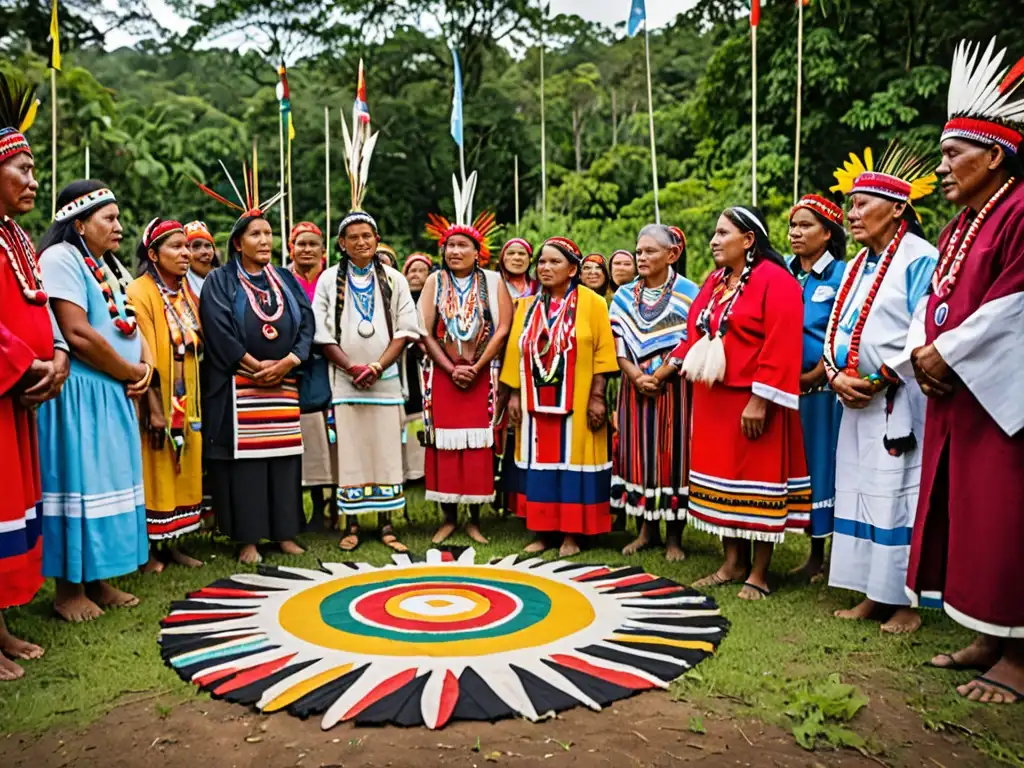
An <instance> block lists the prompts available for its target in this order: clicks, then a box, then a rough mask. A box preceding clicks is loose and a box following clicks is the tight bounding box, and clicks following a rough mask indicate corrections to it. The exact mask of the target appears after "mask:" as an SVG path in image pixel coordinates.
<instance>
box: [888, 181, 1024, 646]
mask: <svg viewBox="0 0 1024 768" xmlns="http://www.w3.org/2000/svg"><path fill="white" fill-rule="evenodd" d="M953 228H954V227H953V225H951V226H950V227H947V229H946V231H945V232H943V234H942V237H941V238H940V239H939V252H940V253H943V254H945V251H946V246H947V244H948V242H949V240H950V237H951V230H952V229H953ZM943 315H944V317H943ZM938 320H942V321H943V322H942V323H941V325H939V324H938V322H937V321H938ZM1022 331H1024V183H1022V182H1018V183H1017V185H1016V188H1014V189H1012V190H1010V191H1009V193H1008V194H1007V195H1006V196H1005V197H1004V198H1003V199H1001V200H1000V201H999V202H998V204H997V205H996V206H995V207H994V208H993V209H992V211H991V213H990V214H989V215H988V217H987V218H986V219H985V221H984V223H983V224H982V225H981V227H980V228H979V229H978V232H977V237H976V238H975V240H974V242H973V245H972V246H971V248H970V249H969V251H968V253H967V258H966V259H965V260H964V261H963V263H962V266H961V269H960V271H959V273H958V277H957V280H956V283H955V288H954V290H953V292H952V293H951V294H950V295H949V296H946V297H939V296H937V295H935V294H934V293H933V294H932V296H931V297H930V298H929V300H928V310H927V312H926V314H925V334H926V336H925V338H926V341H927V342H928V343H934V344H935V347H936V349H937V350H938V351H939V354H941V355H942V357H943V359H944V360H945V361H946V363H947V364H948V365H949V366H950V367H951V368H952V369H953V371H954V373H956V374H957V376H958V377H959V379H960V382H961V385H960V386H959V387H958V388H957V389H956V390H955V391H954V393H953V394H952V395H950V396H948V397H944V398H940V399H934V398H929V399H928V409H927V411H926V417H925V430H924V444H923V454H922V466H921V491H920V495H919V497H918V508H917V517H916V519H915V521H914V534H913V539H912V541H911V549H910V565H909V568H908V571H907V586H908V587H909V590H910V591H911V592H913V593H914V595H913V598H912V599H916V601H919V604H920V605H923V606H926V607H939V606H942V607H944V609H945V611H946V613H948V614H949V615H950V616H951V617H952V618H953V619H954V620H955V621H957V622H959V623H960V624H963V625H964V626H966V627H969V628H971V629H974V630H976V631H978V632H983V633H985V634H988V635H993V636H997V637H1022V636H1024V578H1022V577H1021V573H1020V563H1021V554H1022V553H1024V428H1022V427H1024V395H1021V393H1020V381H1021V377H1022V375H1024V363H1022V360H1024V341H1022V339H1024V336H1022ZM915 604H916V603H915Z"/></svg>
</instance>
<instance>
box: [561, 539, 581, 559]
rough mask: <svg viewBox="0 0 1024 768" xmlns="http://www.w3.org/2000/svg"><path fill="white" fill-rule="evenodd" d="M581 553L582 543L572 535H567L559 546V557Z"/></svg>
mask: <svg viewBox="0 0 1024 768" xmlns="http://www.w3.org/2000/svg"><path fill="white" fill-rule="evenodd" d="M579 553H580V545H579V544H577V543H576V539H575V538H574V537H572V536H566V537H565V538H564V539H562V546H561V547H559V548H558V556H559V557H572V556H573V555H578V554H579Z"/></svg>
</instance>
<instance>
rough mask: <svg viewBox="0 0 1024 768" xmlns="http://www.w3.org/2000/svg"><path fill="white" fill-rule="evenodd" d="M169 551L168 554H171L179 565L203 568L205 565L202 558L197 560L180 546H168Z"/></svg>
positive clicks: (172, 558)
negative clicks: (179, 547)
mask: <svg viewBox="0 0 1024 768" xmlns="http://www.w3.org/2000/svg"><path fill="white" fill-rule="evenodd" d="M167 552H168V554H170V556H171V560H173V561H174V562H176V563H177V564H178V565H183V566H185V567H186V568H202V567H203V561H202V560H196V559H195V558H194V557H192V556H191V555H187V554H185V552H184V551H183V550H181V549H178V547H168V548H167Z"/></svg>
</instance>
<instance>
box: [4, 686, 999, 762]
mask: <svg viewBox="0 0 1024 768" xmlns="http://www.w3.org/2000/svg"><path fill="white" fill-rule="evenodd" d="M867 711H869V712H870V713H871V714H870V715H868V716H869V717H871V718H872V719H873V721H874V722H872V723H871V730H872V732H873V733H877V734H878V741H879V743H881V744H884V745H886V752H885V753H883V754H881V755H879V756H865V755H861V754H859V753H857V752H854V751H850V750H846V751H842V752H835V751H816V752H807V751H804V750H803V749H801V748H800V747H799V746H798V745H797V744H796V743H795V742H794V741H793V737H792V736H791V735H790V734H789V733H787V732H786V731H784V730H782V729H780V728H776V727H773V726H767V725H764V724H763V723H761V722H760V721H758V720H748V719H737V718H733V717H729V716H727V715H716V714H709V713H706V712H701V711H698V710H697V709H695V708H693V707H692V706H691V705H689V704H686V703H681V702H675V701H673V700H672V699H671V698H670V697H669V696H668V695H667V694H664V693H648V694H644V695H641V696H637V697H634V698H632V699H628V700H626V701H621V702H619V703H618V704H616V705H615V706H614V707H613V708H611V709H609V710H605V711H604V712H600V713H595V712H590V711H588V710H585V709H575V710H571V711H569V712H565V713H563V714H562V715H560V716H559V717H558V718H557V719H554V720H548V721H544V722H541V723H536V724H534V723H529V722H525V721H522V720H505V721H502V722H499V723H495V724H489V723H471V722H458V723H454V724H452V725H451V726H449V727H447V728H445V729H444V730H441V731H429V730H427V729H425V728H413V729H402V728H395V727H387V728H355V727H353V726H350V725H341V726H338V727H336V728H333V729H331V730H330V731H326V732H325V731H322V730H320V727H319V722H318V721H315V720H309V721H305V722H303V721H301V720H298V719H296V718H294V717H290V716H288V715H286V714H278V715H274V716H270V717H264V716H261V715H258V714H256V713H254V712H251V711H249V710H246V709H244V708H242V707H240V706H238V705H234V704H228V703H224V702H217V701H210V700H207V699H201V698H196V699H190V700H188V701H185V702H181V700H180V699H173V698H163V699H161V698H156V699H154V698H151V697H146V698H145V700H136V701H135V702H134V703H126V704H124V705H122V706H120V707H118V708H116V709H114V710H113V711H112V712H110V713H108V714H107V715H105V716H104V717H102V718H100V719H99V720H97V721H96V722H94V723H93V724H92V725H90V726H88V727H86V728H84V729H80V730H75V729H57V730H52V731H49V732H47V733H46V734H44V735H43V736H41V737H39V738H35V737H32V736H29V735H22V734H12V735H8V736H6V737H0V766H3V768H67V767H69V766H75V767H76V768H77V767H79V766H80V767H81V768H129V767H131V768H135V766H144V767H145V768H165V767H166V768H199V767H203V768H206V767H209V768H250V767H251V768H285V767H286V766H300V767H301V768H349V767H351V768H356V767H358V768H386V767H388V766H391V767H393V768H406V767H410V768H429V767H431V766H465V767H466V768H473V767H476V768H490V766H501V765H506V766H541V765H543V766H550V767H551V768H561V767H562V766H588V768H589V766H595V767H598V766H601V767H604V766H611V767H612V768H619V767H620V766H622V767H623V768H626V767H630V768H632V767H634V766H635V767H636V768H641V767H647V766H650V767H652V768H653V767H654V766H659V767H660V766H677V765H687V766H690V765H693V766H755V767H756V768H760V767H761V766H778V767H779V768H790V767H796V766H808V767H809V768H832V767H833V766H844V768H845V767H846V766H850V767H851V768H860V767H861V766H864V767H869V766H877V765H889V766H898V765H899V766H915V767H916V766H927V768H952V767H953V766H982V765H984V764H985V762H984V760H983V759H982V758H981V757H980V756H979V755H978V754H977V753H976V752H974V751H973V750H971V749H970V747H968V746H966V745H964V744H963V743H960V742H957V741H956V740H955V739H953V738H951V737H949V736H945V735H942V734H935V733H929V732H927V731H925V730H924V729H923V728H922V727H921V722H920V720H919V719H918V717H917V715H916V714H915V713H913V712H912V711H910V710H909V709H907V708H906V707H905V706H903V705H902V704H899V703H897V702H895V701H887V700H886V698H885V697H884V696H872V701H871V706H870V707H869V708H868V710H867ZM862 716H864V715H863V714H862ZM691 718H693V720H691ZM698 723H699V724H700V725H699V726H698V725H697V724H698ZM691 725H693V726H694V727H695V729H696V730H699V729H700V727H703V728H704V729H706V733H703V734H700V733H693V732H691V730H690V726H691Z"/></svg>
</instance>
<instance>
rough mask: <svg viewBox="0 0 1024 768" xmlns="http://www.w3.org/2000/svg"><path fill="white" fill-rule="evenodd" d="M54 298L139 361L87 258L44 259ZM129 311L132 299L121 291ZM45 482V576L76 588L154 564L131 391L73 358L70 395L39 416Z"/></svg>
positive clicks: (59, 248) (68, 254)
mask: <svg viewBox="0 0 1024 768" xmlns="http://www.w3.org/2000/svg"><path fill="white" fill-rule="evenodd" d="M40 265H41V267H42V271H43V283H44V285H45V286H46V292H47V293H48V294H49V295H50V297H51V298H52V299H60V300H62V301H68V302H71V303H72V304H76V305H78V306H79V307H81V308H82V309H84V310H85V311H86V313H87V315H88V318H89V324H90V325H91V326H92V328H93V330H95V331H96V332H97V333H99V334H100V335H101V336H102V337H103V338H104V339H105V340H106V341H107V343H109V344H110V346H111V347H113V348H114V351H115V352H117V353H118V354H119V355H120V356H121V357H123V358H124V359H125V360H127V361H128V362H130V363H133V364H134V363H138V362H139V360H140V358H141V354H142V342H141V340H140V334H139V333H138V332H136V333H135V335H134V336H133V337H132V338H127V337H125V336H123V335H122V334H121V333H120V332H119V331H118V330H117V329H116V328H115V327H114V323H113V320H112V319H111V317H110V313H109V310H108V308H107V302H106V299H104V298H103V293H102V291H101V290H100V286H99V283H97V282H96V279H95V278H94V277H93V276H92V275H91V274H90V273H89V270H88V268H87V267H86V266H85V261H84V260H83V257H82V255H81V254H80V253H79V252H78V251H77V250H76V249H75V248H74V247H73V246H71V245H69V244H66V243H59V244H57V245H54V246H52V247H50V248H47V249H46V251H44V252H43V254H42V256H41V257H40ZM115 300H116V302H117V306H118V309H119V311H120V312H121V313H122V316H123V313H124V296H123V294H122V293H121V292H120V291H117V290H116V288H115ZM39 455H40V463H41V465H42V481H43V575H44V576H47V577H52V578H58V579H65V580H66V581H70V582H73V583H76V584H80V583H85V582H90V581H96V580H98V579H108V578H111V577H114V576H123V575H124V574H127V573H131V572H133V571H135V570H136V569H138V567H139V566H140V565H142V564H143V563H145V562H146V560H147V559H148V557H149V541H148V539H147V536H146V498H145V494H144V493H143V488H142V444H141V441H140V437H139V422H138V418H137V416H136V413H135V405H134V403H132V401H131V400H129V399H128V396H127V395H126V393H125V385H124V384H123V383H122V382H120V381H117V380H116V379H113V378H111V377H110V376H108V375H107V374H105V373H101V372H100V371H98V370H96V369H95V368H93V367H91V366H90V365H88V364H87V363H85V362H83V361H82V360H79V359H78V358H76V357H75V356H74V352H73V351H72V354H71V374H70V375H69V376H68V380H67V382H66V383H65V384H64V388H63V389H62V390H61V393H60V396H59V397H57V398H55V399H54V400H50V401H49V402H47V403H45V404H43V406H42V407H41V408H40V409H39Z"/></svg>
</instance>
